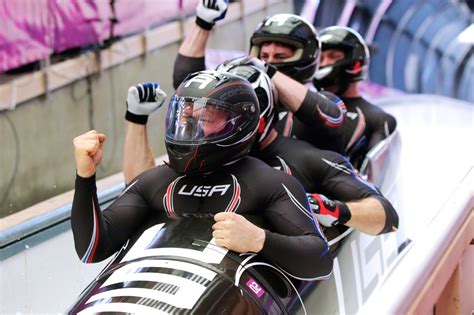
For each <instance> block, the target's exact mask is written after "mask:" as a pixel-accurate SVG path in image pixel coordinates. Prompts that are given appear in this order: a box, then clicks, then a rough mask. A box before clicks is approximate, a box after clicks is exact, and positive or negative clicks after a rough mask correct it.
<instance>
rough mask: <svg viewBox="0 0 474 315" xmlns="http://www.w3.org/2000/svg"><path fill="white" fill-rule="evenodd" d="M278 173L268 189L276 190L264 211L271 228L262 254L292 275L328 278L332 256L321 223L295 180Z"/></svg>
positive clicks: (266, 235)
mask: <svg viewBox="0 0 474 315" xmlns="http://www.w3.org/2000/svg"><path fill="white" fill-rule="evenodd" d="M276 173H277V174H278V175H275V178H272V182H273V183H275V184H272V185H269V187H267V189H271V190H272V191H273V197H272V199H273V200H271V201H270V203H269V204H268V207H267V208H266V210H265V218H266V219H267V220H268V222H269V223H270V226H271V227H272V228H271V230H265V242H264V245H263V248H262V250H261V251H260V254H261V255H262V256H263V257H265V258H266V259H268V260H270V261H272V262H274V263H276V264H277V265H278V266H280V267H282V268H283V269H285V270H286V271H287V272H288V273H290V274H292V275H293V276H296V277H300V278H311V279H314V278H318V277H326V276H328V275H329V274H330V273H331V270H332V256H331V254H330V252H329V248H328V244H327V242H326V239H325V237H324V236H323V234H322V232H321V231H320V229H319V225H318V223H317V222H315V221H314V220H313V217H312V215H311V210H310V209H309V205H308V200H307V198H306V195H305V193H304V191H303V188H302V186H301V185H300V183H299V182H298V181H297V180H296V179H295V178H294V177H291V176H290V175H287V174H285V173H283V172H280V171H276ZM272 176H273V175H272ZM270 186H271V187H270Z"/></svg>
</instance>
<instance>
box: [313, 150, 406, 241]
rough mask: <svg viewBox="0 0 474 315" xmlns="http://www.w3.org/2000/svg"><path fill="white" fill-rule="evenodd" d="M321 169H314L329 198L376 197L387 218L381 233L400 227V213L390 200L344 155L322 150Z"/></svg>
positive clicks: (350, 199) (347, 199)
mask: <svg viewBox="0 0 474 315" xmlns="http://www.w3.org/2000/svg"><path fill="white" fill-rule="evenodd" d="M313 164H314V165H315V167H316V165H320V166H321V167H322V168H321V169H314V172H315V173H316V174H313V176H317V177H314V178H321V179H322V181H321V185H322V187H321V191H316V192H317V193H323V194H324V195H326V196H327V197H329V198H332V199H336V200H340V201H345V202H347V201H356V200H360V199H364V198H368V197H371V198H375V199H377V200H378V201H379V202H380V203H381V204H382V206H383V209H384V211H385V215H386V219H385V226H384V228H383V230H382V232H381V233H380V234H383V233H388V232H392V231H394V230H395V229H396V228H398V215H397V212H396V211H395V209H394V208H393V206H392V204H391V203H390V201H388V200H387V199H386V198H385V197H384V196H383V195H382V193H381V192H380V191H379V190H378V189H377V188H376V187H375V186H374V185H373V184H371V183H369V182H367V181H365V180H364V179H362V178H361V177H360V176H359V175H358V174H357V173H356V172H355V171H354V168H353V167H352V165H351V164H350V163H349V161H347V159H346V158H344V157H343V156H341V155H339V154H337V153H335V152H331V151H321V163H313Z"/></svg>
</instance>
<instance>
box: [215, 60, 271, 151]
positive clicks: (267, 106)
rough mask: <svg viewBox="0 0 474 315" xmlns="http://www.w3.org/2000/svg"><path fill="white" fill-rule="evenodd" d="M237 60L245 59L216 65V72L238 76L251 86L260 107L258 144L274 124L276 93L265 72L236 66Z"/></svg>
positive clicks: (247, 66)
mask: <svg viewBox="0 0 474 315" xmlns="http://www.w3.org/2000/svg"><path fill="white" fill-rule="evenodd" d="M239 59H240V60H242V61H243V62H245V57H237V58H234V59H231V60H228V61H225V62H224V63H222V64H220V65H218V66H217V68H216V70H217V71H221V72H229V73H232V74H235V75H238V76H239V77H242V78H244V79H246V80H247V81H249V82H250V84H252V87H253V89H254V91H255V94H256V95H257V98H258V102H259V105H260V121H259V125H258V136H257V143H260V142H262V141H263V139H265V137H266V136H267V135H268V132H269V131H270V130H271V129H272V127H273V126H274V124H275V123H276V116H275V106H276V104H277V103H278V91H277V89H276V88H275V86H274V85H273V83H272V80H271V79H270V77H269V76H268V75H267V74H266V73H265V71H263V70H261V69H259V68H257V67H256V66H253V65H249V64H238V62H239Z"/></svg>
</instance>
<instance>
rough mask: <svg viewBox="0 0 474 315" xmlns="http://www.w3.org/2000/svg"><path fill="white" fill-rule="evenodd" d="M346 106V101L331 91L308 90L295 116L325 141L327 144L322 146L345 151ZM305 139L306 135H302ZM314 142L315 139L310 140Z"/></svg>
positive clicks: (312, 133) (312, 132) (315, 135)
mask: <svg viewBox="0 0 474 315" xmlns="http://www.w3.org/2000/svg"><path fill="white" fill-rule="evenodd" d="M345 113H346V107H345V105H344V102H343V101H342V100H341V99H340V98H339V97H337V96H336V95H334V94H332V93H329V92H320V93H319V92H313V91H311V90H308V92H307V93H306V96H305V98H304V100H303V103H302V104H301V106H300V108H299V109H298V111H296V112H295V117H296V118H298V120H300V121H301V122H302V123H304V124H305V125H306V126H307V127H308V128H309V130H310V134H311V135H312V136H313V137H317V138H318V139H320V141H321V142H322V141H324V143H326V144H327V145H326V146H318V145H316V146H317V147H320V148H324V149H329V150H333V151H337V152H344V138H343V136H344V128H343V127H344V118H345ZM301 139H304V140H306V141H308V139H305V138H304V137H301ZM310 142H311V143H313V141H310Z"/></svg>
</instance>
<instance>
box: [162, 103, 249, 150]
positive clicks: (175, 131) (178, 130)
mask: <svg viewBox="0 0 474 315" xmlns="http://www.w3.org/2000/svg"><path fill="white" fill-rule="evenodd" d="M239 117H240V115H238V114H236V113H235V112H233V111H232V107H231V106H230V105H228V104H227V103H225V102H219V101H216V100H211V99H206V98H191V97H178V96H174V97H173V98H172V99H171V101H170V104H169V107H168V113H167V116H166V137H167V139H168V140H169V141H173V142H179V143H183V142H184V143H194V144H202V143H206V142H209V141H216V140H222V139H225V138H227V137H229V136H231V135H233V134H234V132H235V130H236V122H237V120H238V119H239Z"/></svg>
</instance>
